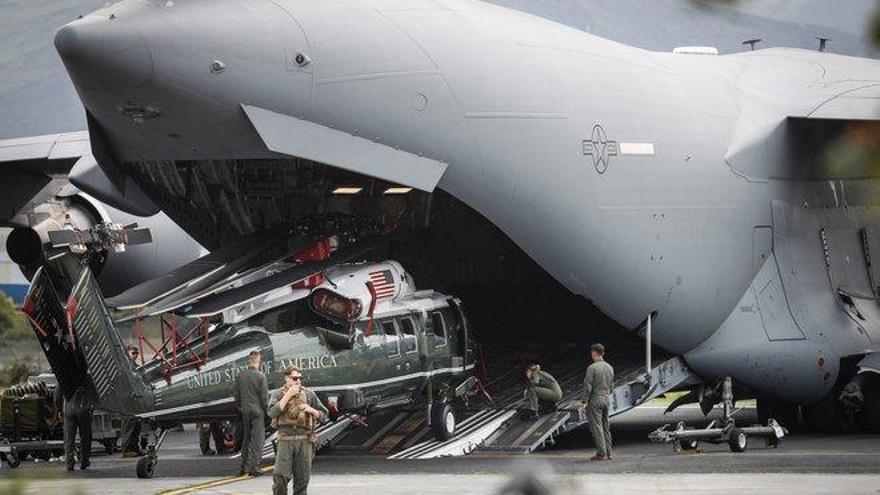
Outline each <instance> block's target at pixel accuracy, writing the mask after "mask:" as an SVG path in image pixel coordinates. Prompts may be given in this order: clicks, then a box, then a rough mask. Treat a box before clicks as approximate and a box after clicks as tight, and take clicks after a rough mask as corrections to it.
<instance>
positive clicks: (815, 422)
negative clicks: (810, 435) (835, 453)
mask: <svg viewBox="0 0 880 495" xmlns="http://www.w3.org/2000/svg"><path fill="white" fill-rule="evenodd" d="M838 393H839V392H836V391H835V392H832V393H830V394H828V396H827V397H825V398H824V399H822V400H820V401H819V402H817V403H815V404H811V405H809V406H804V408H803V411H804V421H805V422H806V423H807V426H809V427H810V430H812V431H815V432H818V433H840V432H841V431H842V430H843V427H844V423H845V420H846V417H845V415H844V412H843V407H842V406H841V405H840V402H839V401H838V400H837V396H838Z"/></svg>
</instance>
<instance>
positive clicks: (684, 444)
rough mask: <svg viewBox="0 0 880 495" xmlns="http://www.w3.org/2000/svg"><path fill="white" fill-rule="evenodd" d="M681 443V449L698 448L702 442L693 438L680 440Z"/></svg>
mask: <svg viewBox="0 0 880 495" xmlns="http://www.w3.org/2000/svg"><path fill="white" fill-rule="evenodd" d="M679 444H680V445H681V450H697V449H698V448H699V447H700V442H699V441H698V440H696V439H693V438H686V439H684V440H679Z"/></svg>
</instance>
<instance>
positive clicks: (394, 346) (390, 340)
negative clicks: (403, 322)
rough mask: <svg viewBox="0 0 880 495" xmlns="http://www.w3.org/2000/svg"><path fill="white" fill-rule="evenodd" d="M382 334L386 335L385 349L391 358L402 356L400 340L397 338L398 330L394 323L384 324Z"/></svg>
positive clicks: (386, 322) (387, 322)
mask: <svg viewBox="0 0 880 495" xmlns="http://www.w3.org/2000/svg"><path fill="white" fill-rule="evenodd" d="M382 333H384V334H385V349H386V351H387V355H388V357H390V358H394V357H397V356H400V338H398V336H397V330H396V329H395V327H394V322H393V321H390V320H389V321H383V322H382Z"/></svg>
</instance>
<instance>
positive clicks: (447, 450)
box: [388, 409, 516, 459]
mask: <svg viewBox="0 0 880 495" xmlns="http://www.w3.org/2000/svg"><path fill="white" fill-rule="evenodd" d="M515 414H516V411H515V410H508V409H483V410H481V411H479V412H477V413H476V414H474V415H473V416H471V417H469V418H468V419H466V420H465V421H463V422H462V423H461V424H460V425H459V426H458V431H456V433H455V435H454V436H453V437H452V438H450V439H449V440H446V441H443V442H441V441H439V440H429V441H426V442H422V443H419V444H416V445H413V446H412V447H410V448H408V449H405V450H403V451H401V452H398V453H397V454H394V455H391V456H389V457H388V459H433V458H437V457H452V456H463V455H468V454H470V453H471V452H473V451H474V450H475V449H477V448H479V447H480V446H482V445H483V444H484V443H485V441H486V439H487V438H489V437H490V436H491V435H492V434H493V433H495V431H497V430H498V428H500V427H501V426H502V425H503V424H504V423H506V422H507V421H509V420H510V418H512V417H513V416H514V415H515Z"/></svg>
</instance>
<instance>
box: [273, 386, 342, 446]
mask: <svg viewBox="0 0 880 495" xmlns="http://www.w3.org/2000/svg"><path fill="white" fill-rule="evenodd" d="M287 390H288V387H287V386H284V387H282V388H281V389H280V390H277V391H275V392H274V393H273V394H272V398H271V399H269V403H270V404H271V407H269V417H270V418H272V426H274V427H275V428H276V429H277V430H278V435H279V437H280V436H282V435H285V436H295V437H302V436H307V435H309V434H310V433H313V432H314V431H315V429H316V428H317V427H318V425H320V424H321V423H323V422H325V421H327V414H328V411H327V408H326V407H324V404H322V403H321V400H320V399H318V396H317V395H315V393H314V392H312V391H311V390H309V389H307V388H305V387H300V392H299V394H297V395H295V396H293V397H292V398H291V399H290V400H289V401H288V402H287V406H286V407H285V408H284V410H283V411H282V410H281V408H280V407H278V403H279V402H280V401H281V398H282V397H284V394H286V393H287ZM303 402H305V403H306V404H308V405H309V406H311V407H313V408H315V409H317V410H318V411H319V412H320V413H321V417H320V418H318V419H317V420H316V419H315V418H314V416H312V415H311V414H307V413H305V412H300V411H297V408H298V406H299V404H301V403H303Z"/></svg>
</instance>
